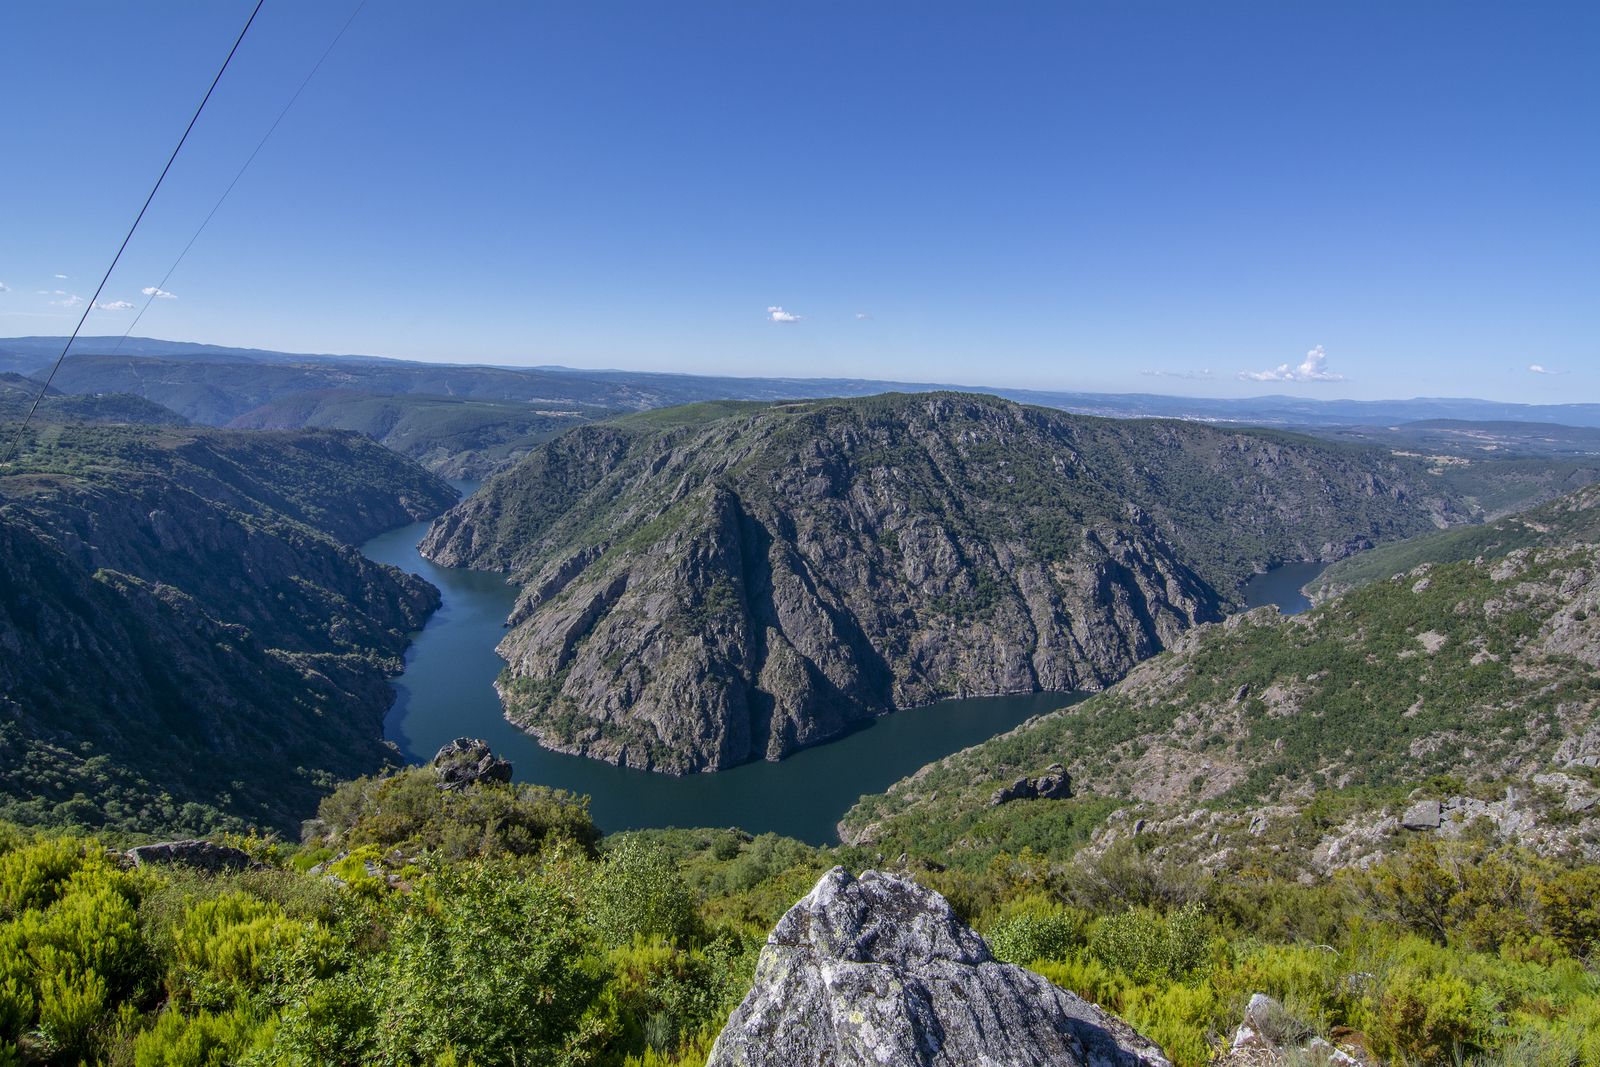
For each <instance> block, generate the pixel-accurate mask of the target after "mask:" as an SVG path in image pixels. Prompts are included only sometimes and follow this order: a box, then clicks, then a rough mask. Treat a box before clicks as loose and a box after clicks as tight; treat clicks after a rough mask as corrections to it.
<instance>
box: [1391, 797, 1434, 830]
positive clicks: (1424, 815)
mask: <svg viewBox="0 0 1600 1067" xmlns="http://www.w3.org/2000/svg"><path fill="white" fill-rule="evenodd" d="M1439 819H1440V804H1439V802H1438V801H1437V800H1419V801H1417V802H1416V803H1415V804H1413V805H1411V806H1410V807H1409V808H1407V809H1406V813H1405V814H1404V815H1402V816H1400V825H1401V826H1404V827H1405V828H1406V829H1407V830H1437V829H1438V828H1439Z"/></svg>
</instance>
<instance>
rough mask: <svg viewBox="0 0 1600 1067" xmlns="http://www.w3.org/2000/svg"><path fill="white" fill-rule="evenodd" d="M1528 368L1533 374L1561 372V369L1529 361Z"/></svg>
mask: <svg viewBox="0 0 1600 1067" xmlns="http://www.w3.org/2000/svg"><path fill="white" fill-rule="evenodd" d="M1528 370H1530V371H1532V372H1533V373H1534V374H1560V373H1562V372H1561V371H1558V370H1551V369H1550V368H1549V367H1546V366H1545V365H1544V364H1542V363H1530V364H1528Z"/></svg>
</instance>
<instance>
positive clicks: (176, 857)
mask: <svg viewBox="0 0 1600 1067" xmlns="http://www.w3.org/2000/svg"><path fill="white" fill-rule="evenodd" d="M126 855H127V857H128V860H129V862H131V863H132V864H133V865H134V866H135V867H145V866H156V867H165V866H172V865H174V864H177V865H181V866H184V867H194V868H195V869H197V870H202V871H206V872H209V873H211V874H221V873H223V872H225V871H244V870H249V869H251V868H253V867H263V866H265V865H264V864H261V863H257V862H256V861H255V860H253V859H251V858H250V853H248V852H246V851H244V849H240V848H233V847H231V846H229V845H218V844H213V843H212V842H210V841H192V840H191V841H163V842H160V843H159V844H154V845H139V846H138V847H136V848H130V849H129V850H128V851H127V853H126Z"/></svg>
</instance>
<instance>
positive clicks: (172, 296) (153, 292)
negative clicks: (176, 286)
mask: <svg viewBox="0 0 1600 1067" xmlns="http://www.w3.org/2000/svg"><path fill="white" fill-rule="evenodd" d="M139 291H140V292H141V293H143V294H144V295H145V296H159V297H160V298H161V299H163V300H176V299H178V294H176V293H169V292H167V291H166V290H165V289H157V288H156V287H155V286H153V285H147V286H145V287H144V288H143V289H140V290H139Z"/></svg>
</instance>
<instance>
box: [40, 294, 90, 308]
mask: <svg viewBox="0 0 1600 1067" xmlns="http://www.w3.org/2000/svg"><path fill="white" fill-rule="evenodd" d="M40 291H41V292H43V290H40ZM44 295H45V296H53V297H56V298H57V299H55V300H52V301H50V303H51V305H52V306H53V307H58V308H75V307H77V306H78V305H79V304H81V303H83V297H81V296H79V295H78V294H77V293H69V292H67V291H66V290H65V289H57V290H55V291H54V292H49V293H45V294H44Z"/></svg>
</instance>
